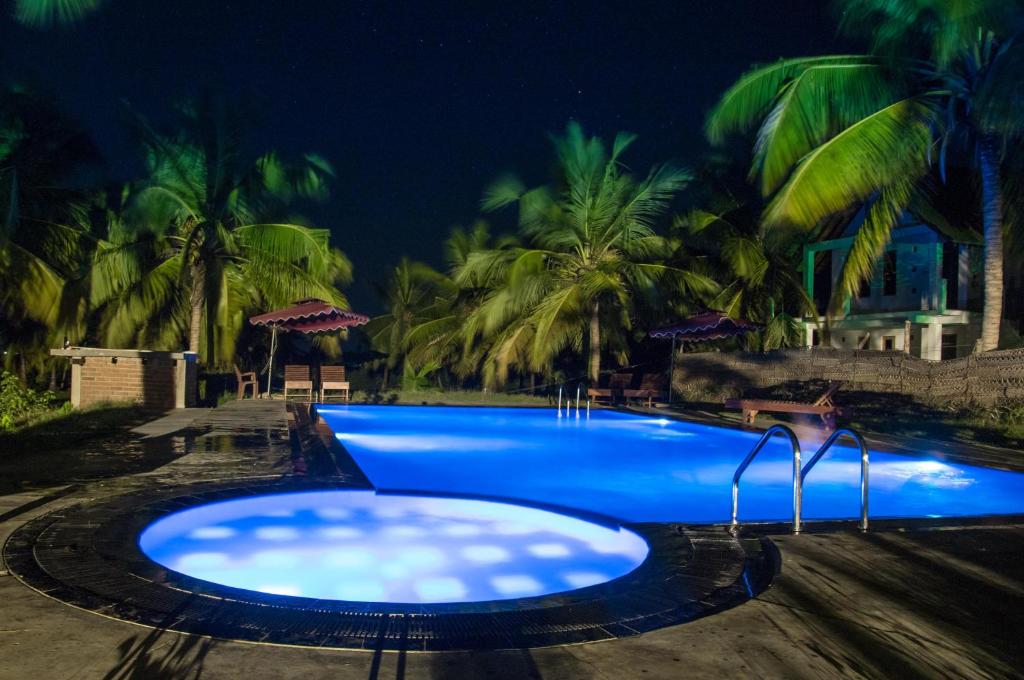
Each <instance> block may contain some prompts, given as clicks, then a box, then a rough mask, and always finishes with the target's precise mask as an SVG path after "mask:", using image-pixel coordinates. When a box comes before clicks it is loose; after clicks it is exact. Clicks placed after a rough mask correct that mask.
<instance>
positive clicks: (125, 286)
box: [94, 102, 351, 365]
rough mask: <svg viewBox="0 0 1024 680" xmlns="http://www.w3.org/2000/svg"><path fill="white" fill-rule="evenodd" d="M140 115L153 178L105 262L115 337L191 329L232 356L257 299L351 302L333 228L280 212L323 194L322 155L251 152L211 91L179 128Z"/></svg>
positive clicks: (103, 280)
mask: <svg viewBox="0 0 1024 680" xmlns="http://www.w3.org/2000/svg"><path fill="white" fill-rule="evenodd" d="M136 124H137V128H138V131H139V135H140V137H141V140H142V146H143V150H144V153H145V160H146V164H147V167H148V171H149V177H148V178H147V179H146V180H145V181H144V182H143V183H142V184H141V185H140V186H138V187H136V188H134V189H133V191H132V197H131V200H130V203H129V205H128V207H127V209H126V212H125V214H124V216H123V219H122V220H121V222H120V223H119V222H118V220H117V219H115V220H114V221H113V222H114V224H113V225H112V228H111V237H110V239H109V240H108V241H107V242H105V243H104V244H102V247H101V248H100V252H99V254H98V258H97V264H96V271H97V277H96V283H95V291H94V302H96V303H97V304H102V303H107V312H106V315H105V316H106V319H107V323H106V324H105V328H106V330H107V337H108V338H117V337H122V338H123V337H129V338H135V339H136V340H138V339H139V338H150V339H154V340H156V341H157V344H158V345H167V344H176V343H178V342H180V341H181V338H182V337H183V336H184V337H187V342H188V348H189V350H190V351H193V352H199V353H200V356H201V357H202V358H203V359H204V360H205V361H207V362H208V363H211V364H215V365H225V364H227V363H229V361H230V360H231V358H232V357H233V355H234V347H235V342H236V341H237V338H238V334H239V333H240V331H241V329H242V327H243V326H244V323H245V318H246V316H247V315H248V314H249V313H251V312H252V311H254V310H256V309H259V308H265V307H267V306H282V305H285V304H288V303H289V302H291V301H294V300H297V299H300V298H307V297H317V298H321V299H324V300H328V301H330V302H332V303H334V304H337V305H341V306H345V305H347V302H346V300H345V297H344V295H343V294H342V293H341V292H340V291H339V290H338V288H337V286H338V285H339V284H342V283H345V282H347V281H348V280H349V279H350V277H351V265H350V264H349V262H348V260H347V259H346V258H345V256H344V255H343V254H342V253H341V252H340V251H338V250H336V249H332V248H331V247H330V244H329V232H328V231H327V230H324V229H312V228H309V227H306V226H304V225H302V224H299V223H297V222H296V221H295V220H288V219H280V217H281V216H284V215H285V214H286V213H285V212H284V211H285V210H286V207H287V205H288V203H289V202H290V201H291V200H292V199H294V198H297V197H306V198H322V197H323V196H325V194H326V187H325V181H326V179H327V178H328V177H330V176H331V174H332V173H331V169H330V166H329V165H327V163H326V162H325V161H323V160H322V159H320V158H319V157H316V156H313V155H307V156H306V157H305V159H304V162H303V163H301V164H299V165H297V166H295V167H289V166H288V165H286V164H285V163H283V162H282V161H281V159H280V158H278V156H277V155H276V154H274V153H268V154H264V155H262V156H260V157H258V158H256V159H255V160H254V161H251V162H250V161H249V160H248V159H247V158H246V157H245V156H244V153H243V150H242V145H241V143H240V134H239V126H238V122H237V120H236V119H235V117H234V116H233V115H232V113H231V112H230V111H228V110H226V109H225V108H224V107H223V106H219V105H216V104H213V103H210V102H206V103H204V104H203V105H201V106H199V107H197V108H194V109H191V110H189V111H186V115H185V126H184V128H183V130H182V131H181V132H179V133H176V134H173V135H165V134H161V133H158V132H156V131H155V130H154V129H152V128H151V127H150V126H149V125H148V124H147V123H146V122H145V121H144V120H142V119H141V118H140V117H137V116H136Z"/></svg>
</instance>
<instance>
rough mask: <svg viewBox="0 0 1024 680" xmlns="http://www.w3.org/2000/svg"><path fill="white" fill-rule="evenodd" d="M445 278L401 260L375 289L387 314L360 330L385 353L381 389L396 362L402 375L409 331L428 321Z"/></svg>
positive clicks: (417, 264) (427, 266) (403, 259)
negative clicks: (382, 284)
mask: <svg viewBox="0 0 1024 680" xmlns="http://www.w3.org/2000/svg"><path fill="white" fill-rule="evenodd" d="M445 278H446V277H445V276H444V275H443V274H441V273H439V272H437V271H435V270H434V269H433V268H431V267H430V266H429V265H426V264H423V263H422V262H413V261H411V260H409V259H408V258H405V257H403V258H402V260H401V262H399V263H398V265H397V266H396V267H395V268H394V270H393V271H392V273H391V278H390V279H389V280H388V282H387V284H386V285H385V286H383V287H380V288H379V290H378V293H379V295H380V298H381V300H382V301H383V302H384V304H385V306H386V307H387V312H385V313H384V314H382V315H380V316H377V317H374V318H373V319H371V320H370V322H369V323H368V324H366V327H365V329H364V330H365V331H366V334H367V335H368V336H369V338H370V342H371V344H372V345H373V348H374V349H376V350H377V351H379V352H384V353H385V354H387V359H385V360H384V377H383V380H382V381H381V389H382V390H386V389H387V388H388V379H389V377H390V376H389V374H390V372H391V371H392V370H394V369H395V368H397V367H398V366H399V364H400V363H401V364H402V371H401V373H402V375H405V374H406V368H407V366H406V363H407V362H406V353H407V347H408V336H409V332H410V331H411V330H412V329H413V328H414V327H415V326H416V325H417V324H421V323H424V322H426V321H428V320H430V318H431V317H430V315H429V314H428V312H427V310H428V309H429V308H430V307H431V305H433V304H434V303H435V299H436V296H437V291H438V286H440V285H444V280H445ZM425 363H432V362H425Z"/></svg>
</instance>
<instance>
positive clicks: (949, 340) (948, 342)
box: [942, 333, 956, 361]
mask: <svg viewBox="0 0 1024 680" xmlns="http://www.w3.org/2000/svg"><path fill="white" fill-rule="evenodd" d="M949 359H956V333H943V334H942V360H943V361H947V360H949Z"/></svg>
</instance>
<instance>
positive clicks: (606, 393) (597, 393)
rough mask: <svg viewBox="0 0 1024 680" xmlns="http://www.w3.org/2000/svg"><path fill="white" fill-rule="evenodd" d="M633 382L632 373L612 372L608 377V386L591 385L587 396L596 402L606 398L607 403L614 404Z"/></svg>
mask: <svg viewBox="0 0 1024 680" xmlns="http://www.w3.org/2000/svg"><path fill="white" fill-rule="evenodd" d="M632 382H633V374H632V373H612V374H611V376H610V377H609V378H608V387H591V388H589V389H588V390H587V396H588V397H590V398H591V399H593V400H594V401H595V402H600V401H602V400H604V401H605V403H608V404H612V403H615V402H616V401H617V400H618V399H620V398H621V397H622V396H623V391H624V390H626V389H627V388H628V387H629V386H630V384H631V383H632Z"/></svg>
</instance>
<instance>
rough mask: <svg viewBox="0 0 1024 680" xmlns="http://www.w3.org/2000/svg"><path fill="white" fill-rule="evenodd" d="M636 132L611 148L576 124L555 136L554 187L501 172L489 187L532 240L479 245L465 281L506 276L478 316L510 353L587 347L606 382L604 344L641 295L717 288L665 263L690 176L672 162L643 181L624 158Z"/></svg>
mask: <svg viewBox="0 0 1024 680" xmlns="http://www.w3.org/2000/svg"><path fill="white" fill-rule="evenodd" d="M634 139H635V136H634V135H630V134H623V133H620V134H619V135H618V136H617V137H616V138H615V140H614V142H613V143H612V145H611V147H610V148H609V147H607V146H606V145H605V143H604V142H603V141H602V140H600V139H599V138H596V137H587V136H585V135H584V133H583V129H582V128H581V127H580V126H579V125H578V124H576V123H570V125H569V126H568V129H567V131H566V134H565V136H564V137H558V138H555V139H554V145H555V150H556V152H557V156H558V161H559V177H558V184H557V186H556V187H554V188H548V187H540V188H536V189H530V190H527V189H526V188H525V187H524V186H523V185H522V183H520V182H519V181H518V180H515V179H511V178H506V179H504V180H499V181H498V182H497V183H495V184H494V185H493V186H492V187H491V188H490V190H489V191H488V192H487V194H486V196H485V198H484V201H483V207H484V209H485V210H488V211H491V210H497V209H499V208H502V207H505V206H508V205H513V204H514V205H516V206H518V209H519V229H520V234H521V237H522V239H523V241H524V243H525V244H526V245H524V246H518V247H509V248H505V249H498V250H493V251H483V252H476V253H472V254H471V255H470V256H469V258H468V261H467V263H466V265H465V266H464V267H463V268H462V270H461V272H460V275H459V280H460V281H464V280H466V278H467V277H470V276H475V277H479V278H485V277H486V278H490V279H491V280H496V281H500V282H501V283H500V285H498V286H497V287H496V288H495V289H494V290H493V291H491V292H490V293H489V294H488V296H487V298H486V299H485V300H484V301H483V303H482V304H481V306H480V308H479V309H478V310H477V312H476V314H475V318H474V320H473V325H474V326H475V328H477V329H478V330H479V331H480V333H481V335H482V336H483V337H490V338H500V342H499V344H498V347H499V348H500V349H499V354H500V356H501V357H502V360H503V361H522V360H525V361H526V362H527V363H528V366H529V368H530V370H533V371H542V370H544V369H545V368H547V367H549V366H550V363H551V361H552V360H553V358H554V357H555V356H557V355H558V354H559V353H561V352H563V351H564V350H573V351H582V350H583V347H584V345H586V348H587V353H588V355H589V358H588V362H587V364H588V370H587V374H588V376H589V379H590V380H591V381H592V382H595V383H596V382H597V380H598V378H599V376H600V372H601V351H602V348H603V347H605V346H611V345H612V344H613V343H614V344H616V345H618V346H615V347H613V349H617V350H620V351H619V354H620V357H621V356H622V350H623V348H622V346H621V344H619V343H617V342H616V341H617V340H620V339H622V338H623V337H624V332H625V331H626V330H627V329H629V328H630V326H631V319H630V313H631V311H632V310H633V309H634V300H635V299H638V298H643V297H646V296H649V295H650V294H651V293H652V291H656V290H657V289H658V288H659V287H660V288H662V290H664V291H666V292H672V293H676V294H685V293H687V292H689V291H691V290H693V289H708V288H711V287H713V286H714V284H713V282H711V281H710V280H709V279H707V278H706V277H703V276H700V275H698V274H695V273H692V272H687V271H683V270H678V269H675V268H673V267H670V266H668V265H666V264H664V262H663V260H664V259H665V258H666V257H667V256H668V255H669V253H670V251H671V247H670V245H669V243H668V241H667V240H666V239H665V238H664V237H662V236H659V235H658V234H656V233H655V230H654V227H655V225H656V223H657V221H658V220H659V219H660V218H661V217H662V216H664V215H665V213H666V211H667V210H668V207H669V204H670V202H671V200H672V199H673V198H674V197H675V196H676V195H677V194H678V192H679V191H680V190H681V189H682V188H683V187H684V186H685V185H686V183H687V182H688V180H689V179H690V174H689V173H688V172H687V171H686V170H683V169H681V168H678V167H674V166H672V165H660V166H656V167H654V168H652V169H651V170H650V172H649V173H648V174H647V176H646V177H645V178H643V179H636V178H634V177H633V176H632V175H630V174H629V173H627V172H626V171H625V169H624V167H623V165H622V161H621V157H622V154H623V153H624V152H625V151H626V149H627V148H628V147H629V146H630V144H631V143H632V142H633V140H634Z"/></svg>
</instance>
